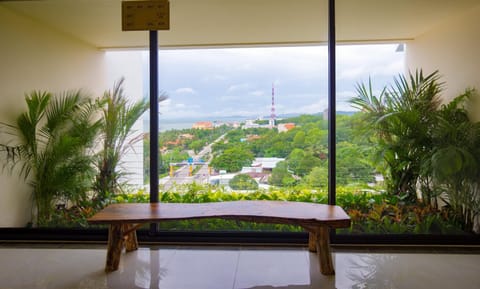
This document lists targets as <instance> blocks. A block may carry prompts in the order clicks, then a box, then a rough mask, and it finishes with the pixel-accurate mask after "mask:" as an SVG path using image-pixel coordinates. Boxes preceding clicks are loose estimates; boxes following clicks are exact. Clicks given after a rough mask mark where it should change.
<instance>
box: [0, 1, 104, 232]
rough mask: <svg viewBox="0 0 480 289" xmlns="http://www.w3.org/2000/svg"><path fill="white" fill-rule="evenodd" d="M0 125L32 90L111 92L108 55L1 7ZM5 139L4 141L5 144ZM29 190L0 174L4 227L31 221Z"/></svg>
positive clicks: (0, 217) (0, 221)
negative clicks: (107, 72) (106, 60)
mask: <svg viewBox="0 0 480 289" xmlns="http://www.w3.org/2000/svg"><path fill="white" fill-rule="evenodd" d="M0 64H1V65H0V121H1V122H8V123H13V122H14V121H15V118H16V116H17V115H18V114H19V113H21V112H22V111H23V109H24V95H25V93H28V92H30V91H32V90H34V89H35V90H49V91H52V92H61V91H64V90H67V89H79V88H82V89H85V90H86V91H88V92H90V93H92V94H93V95H94V96H98V95H100V94H101V93H103V91H104V90H105V89H106V88H107V86H106V85H105V84H106V73H105V56H104V52H102V51H99V50H98V49H96V48H95V47H92V46H90V45H88V44H86V43H84V42H81V41H79V40H77V39H75V38H73V37H70V36H69V35H65V34H62V33H60V32H57V31H53V30H51V29H49V28H48V27H46V26H44V25H42V24H41V23H38V22H36V21H34V20H32V19H28V18H26V17H23V16H21V15H17V14H15V13H13V12H12V11H10V10H8V9H6V8H4V7H2V6H0ZM0 141H4V140H1V139H0ZM30 196H31V195H30V190H29V188H28V186H27V185H25V183H24V181H23V180H22V179H19V178H17V177H16V176H15V175H13V176H9V175H8V174H6V173H5V172H1V173H0V227H17V226H24V225H25V224H26V223H27V222H28V221H30V212H31V205H32V199H31V197H30Z"/></svg>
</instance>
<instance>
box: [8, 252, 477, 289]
mask: <svg viewBox="0 0 480 289" xmlns="http://www.w3.org/2000/svg"><path fill="white" fill-rule="evenodd" d="M0 256H1V258H0V268H1V269H2V270H0V288H11V289H16V288H22V289H23V288H29V289H37V288H38V289H44V288H51V289H91V288H94V289H110V288H114V289H122V288H135V289H137V288H141V289H144V288H145V289H150V288H161V289H217V288H218V289H273V288H275V289H287V288H289V289H312V288H326V289H330V288H338V289H360V288H369V289H375V288H382V289H384V288H387V289H396V288H416V289H424V288H428V289H430V288H436V289H443V288H445V289H446V288H462V289H478V288H480V278H479V276H478V268H479V266H480V255H478V253H477V254H475V253H472V254H451V253H450V254H428V253H404V254H402V253H400V254H398V253H397V254H393V253H375V254H371V253H354V252H338V251H337V252H336V253H334V259H333V262H334V265H335V270H336V274H335V275H334V276H324V275H322V274H320V268H319V266H320V265H319V261H318V258H317V255H316V254H314V253H310V252H308V250H307V249H306V248H304V247H297V248H292V247H282V248H271V247H200V246H199V247H167V246H160V247H152V248H148V247H143V248H140V249H139V250H137V251H134V252H130V253H128V254H125V253H124V254H122V258H121V261H120V268H119V270H117V271H115V272H112V273H109V274H106V273H105V272H104V266H105V257H106V249H105V248H104V247H103V246H102V247H97V248H93V249H88V247H87V248H72V249H68V248H65V246H62V248H56V249H53V248H49V249H46V248H36V249H35V248H6V247H5V246H4V247H2V246H0Z"/></svg>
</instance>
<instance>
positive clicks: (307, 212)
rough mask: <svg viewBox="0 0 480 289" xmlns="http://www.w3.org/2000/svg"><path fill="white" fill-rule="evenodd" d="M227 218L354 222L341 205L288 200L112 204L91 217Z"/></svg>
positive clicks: (98, 220) (121, 220)
mask: <svg viewBox="0 0 480 289" xmlns="http://www.w3.org/2000/svg"><path fill="white" fill-rule="evenodd" d="M201 218H224V219H236V220H245V221H255V222H265V223H281V224H294V225H309V224H311V225H318V224H319V223H321V224H323V225H326V226H328V227H330V228H344V227H348V226H350V217H349V216H348V215H347V214H346V213H345V211H344V210H343V209H342V208H341V207H338V206H330V205H324V204H315V203H304V202H284V201H231V202H216V203H154V204H150V203H134V204H132V203H126V204H112V205H109V206H108V207H106V208H104V209H103V210H101V211H100V212H98V213H97V214H95V216H93V217H92V218H90V219H88V222H89V223H91V224H125V223H146V222H156V221H162V220H183V219H201Z"/></svg>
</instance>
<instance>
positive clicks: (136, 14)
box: [122, 0, 170, 31]
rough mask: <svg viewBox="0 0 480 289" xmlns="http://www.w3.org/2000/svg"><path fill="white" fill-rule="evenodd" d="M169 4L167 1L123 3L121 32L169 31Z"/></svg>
mask: <svg viewBox="0 0 480 289" xmlns="http://www.w3.org/2000/svg"><path fill="white" fill-rule="evenodd" d="M169 29H170V2H169V1H168V0H152V1H123V2H122V30H123V31H141V30H169Z"/></svg>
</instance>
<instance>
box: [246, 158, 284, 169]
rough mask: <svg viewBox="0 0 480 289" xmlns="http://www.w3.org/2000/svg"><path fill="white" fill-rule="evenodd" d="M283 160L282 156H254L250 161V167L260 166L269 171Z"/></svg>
mask: <svg viewBox="0 0 480 289" xmlns="http://www.w3.org/2000/svg"><path fill="white" fill-rule="evenodd" d="M284 160H285V159H284V158H255V160H254V161H253V162H252V167H260V168H262V170H268V171H271V170H272V169H273V168H275V167H276V166H277V163H279V162H281V161H284Z"/></svg>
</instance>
